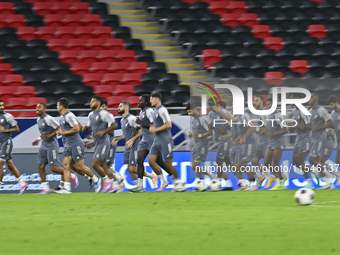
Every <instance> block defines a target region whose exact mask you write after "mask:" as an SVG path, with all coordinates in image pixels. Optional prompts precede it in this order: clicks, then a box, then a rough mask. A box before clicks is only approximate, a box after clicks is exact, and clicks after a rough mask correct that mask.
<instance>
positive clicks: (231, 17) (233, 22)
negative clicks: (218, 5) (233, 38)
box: [222, 13, 241, 28]
mask: <svg viewBox="0 0 340 255" xmlns="http://www.w3.org/2000/svg"><path fill="white" fill-rule="evenodd" d="M240 17H241V16H240V14H236V13H227V14H223V15H222V23H223V25H224V26H229V27H233V28H234V27H236V26H239V25H241V22H240Z"/></svg>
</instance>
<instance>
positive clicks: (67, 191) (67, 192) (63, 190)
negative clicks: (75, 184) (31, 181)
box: [56, 188, 72, 194]
mask: <svg viewBox="0 0 340 255" xmlns="http://www.w3.org/2000/svg"><path fill="white" fill-rule="evenodd" d="M56 193H57V194H71V193H72V192H71V191H70V190H67V189H65V188H63V189H61V190H57V191H56Z"/></svg>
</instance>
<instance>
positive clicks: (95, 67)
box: [90, 62, 110, 74]
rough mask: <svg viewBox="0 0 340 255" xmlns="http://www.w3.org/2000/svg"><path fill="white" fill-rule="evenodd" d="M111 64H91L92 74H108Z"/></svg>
mask: <svg viewBox="0 0 340 255" xmlns="http://www.w3.org/2000/svg"><path fill="white" fill-rule="evenodd" d="M109 68H110V63H107V62H95V63H91V68H90V72H91V73H99V74H106V73H108V72H109Z"/></svg>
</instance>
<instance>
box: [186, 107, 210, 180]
mask: <svg viewBox="0 0 340 255" xmlns="http://www.w3.org/2000/svg"><path fill="white" fill-rule="evenodd" d="M186 110H187V112H188V115H190V116H191V117H193V118H192V121H191V130H192V133H191V132H188V135H187V136H188V138H189V139H190V138H194V149H193V151H192V156H191V168H192V169H193V170H194V171H195V172H197V175H198V178H199V179H201V180H203V176H202V174H206V175H208V176H209V177H210V178H212V179H217V175H216V174H213V173H212V172H211V171H210V170H209V169H207V170H205V169H204V168H201V167H200V164H201V163H202V162H204V161H205V159H206V157H207V154H208V150H209V139H208V137H209V136H211V135H212V134H213V132H212V130H211V129H210V128H209V123H210V119H209V118H208V117H207V116H203V115H201V114H200V113H199V112H198V110H197V108H196V105H195V104H189V105H188V106H187V108H186Z"/></svg>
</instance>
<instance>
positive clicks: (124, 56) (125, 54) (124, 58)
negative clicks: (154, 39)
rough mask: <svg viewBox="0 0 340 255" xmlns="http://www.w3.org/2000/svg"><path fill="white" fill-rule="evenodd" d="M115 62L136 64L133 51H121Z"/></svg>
mask: <svg viewBox="0 0 340 255" xmlns="http://www.w3.org/2000/svg"><path fill="white" fill-rule="evenodd" d="M116 58H117V61H119V62H128V63H131V62H136V61H137V60H136V52H135V51H134V50H121V51H119V52H118V55H117V57H116Z"/></svg>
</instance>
